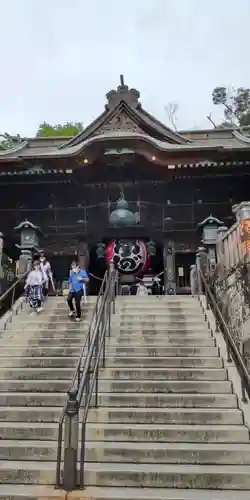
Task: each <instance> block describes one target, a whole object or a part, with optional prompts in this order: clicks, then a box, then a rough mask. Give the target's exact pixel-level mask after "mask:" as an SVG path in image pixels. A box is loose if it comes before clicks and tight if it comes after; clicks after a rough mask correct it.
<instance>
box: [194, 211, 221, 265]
mask: <svg viewBox="0 0 250 500" xmlns="http://www.w3.org/2000/svg"><path fill="white" fill-rule="evenodd" d="M222 226H224V222H222V221H220V220H219V219H216V217H213V216H212V215H209V217H207V218H206V219H204V220H203V221H202V222H200V223H199V224H198V228H200V229H201V230H202V233H201V243H202V245H203V246H204V247H205V249H206V252H207V255H208V271H212V272H213V271H214V270H215V266H216V243H217V238H218V228H220V227H222Z"/></svg>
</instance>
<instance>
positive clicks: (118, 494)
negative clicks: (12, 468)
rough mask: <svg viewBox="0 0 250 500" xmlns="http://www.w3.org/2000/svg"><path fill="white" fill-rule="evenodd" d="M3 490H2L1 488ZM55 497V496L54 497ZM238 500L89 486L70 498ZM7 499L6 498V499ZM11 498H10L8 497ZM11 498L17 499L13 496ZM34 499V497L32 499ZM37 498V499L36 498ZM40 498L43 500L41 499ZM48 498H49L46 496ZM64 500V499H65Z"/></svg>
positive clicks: (243, 496)
mask: <svg viewBox="0 0 250 500" xmlns="http://www.w3.org/2000/svg"><path fill="white" fill-rule="evenodd" d="M0 492H1V490H0ZM53 498H54V497H53ZM86 499H94V500H131V499H133V500H236V499H235V491H229V490H226V491H225V490H224V491H223V490H220V491H211V490H207V489H206V490H205V489H202V496H201V490H200V489H198V490H197V489H195V490H194V489H193V488H192V489H185V490H183V489H175V488H174V489H172V488H169V489H166V488H130V487H126V488H120V487H112V486H111V487H110V488H109V487H107V488H106V487H100V488H99V487H91V486H89V487H87V488H85V490H84V492H81V491H78V492H74V493H72V494H69V496H68V500H86ZM4 500H5V499H4ZM7 500H9V499H7ZM11 500H16V498H13V499H11ZM17 500H18V498H17ZM32 500H33V499H32ZM36 500H37V499H36ZM38 500H43V499H40V497H39V499H38ZM46 500H47V498H46ZM63 500H64V499H63ZM237 500H249V492H247V491H237Z"/></svg>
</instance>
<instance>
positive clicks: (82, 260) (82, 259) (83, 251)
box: [77, 241, 89, 270]
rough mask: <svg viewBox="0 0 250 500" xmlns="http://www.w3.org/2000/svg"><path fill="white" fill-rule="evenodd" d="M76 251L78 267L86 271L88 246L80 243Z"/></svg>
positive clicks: (85, 242)
mask: <svg viewBox="0 0 250 500" xmlns="http://www.w3.org/2000/svg"><path fill="white" fill-rule="evenodd" d="M77 250H78V259H79V264H80V267H81V268H82V269H86V270H87V269H88V267H89V246H88V243H87V241H80V242H79V244H78V249H77Z"/></svg>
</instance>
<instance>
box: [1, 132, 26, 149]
mask: <svg viewBox="0 0 250 500" xmlns="http://www.w3.org/2000/svg"><path fill="white" fill-rule="evenodd" d="M22 140H23V139H21V137H20V135H19V134H17V135H16V136H14V137H13V136H11V135H10V134H8V133H7V132H5V133H4V134H0V151H5V150H6V149H11V148H14V147H16V146H18V144H20V142H21V141H22Z"/></svg>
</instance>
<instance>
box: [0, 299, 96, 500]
mask: <svg viewBox="0 0 250 500" xmlns="http://www.w3.org/2000/svg"><path fill="white" fill-rule="evenodd" d="M95 301H96V297H89V300H88V305H87V306H85V312H84V314H83V320H82V322H81V323H80V324H79V325H76V324H75V323H73V322H71V321H70V320H68V317H67V312H68V311H67V306H66V303H65V299H64V298H62V297H58V298H49V299H48V301H47V302H46V305H45V310H44V312H43V313H42V314H41V315H39V316H38V317H37V316H36V315H35V316H33V315H30V314H29V313H28V310H27V308H26V310H24V311H23V312H22V313H21V314H20V315H19V316H17V317H14V319H13V322H12V324H11V325H10V326H9V327H8V329H7V330H6V331H1V332H0V439H1V441H0V499H1V500H15V499H18V500H19V499H20V498H22V499H23V500H26V499H27V500H28V499H29V500H30V499H32V500H37V499H38V498H39V499H41V500H42V499H48V498H51V499H52V498H53V499H54V498H60V499H64V498H65V494H63V493H62V492H60V491H54V483H55V459H56V449H57V434H58V421H59V418H60V415H61V411H62V407H63V406H64V403H65V400H66V393H67V390H68V388H69V386H70V382H71V379H72V375H73V373H74V371H75V368H76V364H77V361H78V358H79V354H80V352H81V344H82V343H83V341H84V333H83V332H84V331H86V332H87V329H88V325H89V323H90V320H91V318H92V314H93V308H94V305H95ZM48 471H50V474H48Z"/></svg>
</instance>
